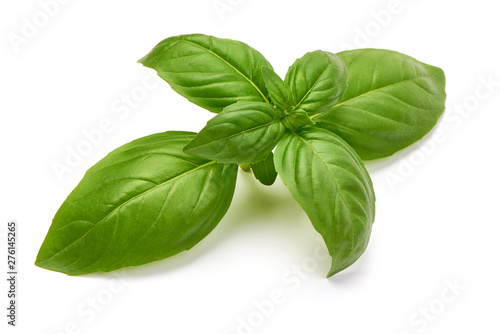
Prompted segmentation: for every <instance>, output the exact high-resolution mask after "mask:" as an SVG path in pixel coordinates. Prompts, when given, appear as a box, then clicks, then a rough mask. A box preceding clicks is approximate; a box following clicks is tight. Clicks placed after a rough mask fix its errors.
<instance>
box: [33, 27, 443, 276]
mask: <svg viewBox="0 0 500 334" xmlns="http://www.w3.org/2000/svg"><path fill="white" fill-rule="evenodd" d="M140 62H141V63H142V64H144V65H145V66H147V67H150V68H153V69H155V70H156V71H157V72H158V75H159V76H160V77H162V78H163V79H165V81H167V82H168V83H169V84H170V86H171V87H172V88H173V89H174V90H175V91H176V92H178V93H179V94H181V95H182V96H184V97H186V98H187V99H188V100H189V101H191V102H193V103H195V104H197V105H199V106H201V107H203V108H205V109H208V110H209V111H212V112H215V113H217V115H216V116H215V117H214V118H212V119H211V120H210V121H209V122H208V123H207V125H206V126H205V127H204V128H203V129H202V130H201V131H200V132H199V133H198V134H195V133H190V132H164V133H159V134H155V135H151V136H148V137H144V138H140V139H137V140H135V141H133V142H131V143H129V144H126V145H124V146H122V147H120V148H118V149H116V150H115V151H113V152H111V153H110V154H109V155H108V156H107V157H105V158H104V159H102V160H101V161H100V162H98V163H97V164H96V165H95V166H94V167H92V168H91V169H89V170H88V172H87V173H86V174H85V176H84V178H83V179H82V181H81V182H80V184H79V185H78V186H77V187H76V188H75V189H74V190H73V192H72V193H71V194H70V195H69V196H68V198H67V199H66V201H65V202H64V203H63V204H62V206H61V208H60V209H59V211H58V212H57V213H56V215H55V217H54V220H53V222H52V225H51V227H50V229H49V232H48V233H47V236H46V238H45V241H44V242H43V244H42V246H41V248H40V251H39V253H38V256H37V259H36V265H38V266H40V267H43V268H47V269H50V270H55V271H59V272H63V273H66V274H69V275H80V274H86V273H91V272H97V271H104V272H107V271H111V270H115V269H119V268H123V267H128V266H137V265H141V264H144V263H148V262H152V261H157V260H161V259H164V258H167V257H169V256H172V255H175V254H177V253H179V252H181V251H183V250H188V249H190V248H191V247H193V246H194V245H195V244H196V243H198V242H199V241H200V240H201V239H203V238H204V237H205V236H206V235H207V234H208V233H209V232H210V231H211V230H212V229H213V228H214V227H215V226H216V225H217V224H218V222H219V221H220V220H221V219H222V217H223V216H224V214H225V213H226V211H227V209H228V207H229V205H230V202H231V199H232V196H233V192H234V187H235V183H236V174H237V168H238V164H239V165H240V166H241V167H242V169H244V170H246V171H250V170H251V171H252V172H253V173H254V175H255V177H256V178H257V179H258V180H259V181H260V182H261V183H262V184H264V185H268V186H269V185H272V184H273V183H274V181H275V180H276V177H277V175H278V174H279V175H280V177H281V179H282V181H283V183H284V184H285V185H286V187H287V188H288V189H289V190H290V192H291V193H292V196H293V198H294V199H295V200H296V201H297V202H298V203H299V204H300V205H301V207H302V208H303V209H304V211H305V212H306V213H307V215H308V217H309V218H310V220H311V222H312V224H313V226H314V228H315V229H316V230H317V231H318V232H319V233H320V234H321V236H322V237H323V239H324V241H325V244H326V247H327V248H328V251H329V253H330V255H331V258H332V263H331V269H330V271H329V273H328V277H330V276H331V275H334V274H336V273H338V272H340V271H342V270H344V269H345V268H347V267H349V266H350V265H351V264H353V263H354V262H355V261H356V260H357V259H358V258H359V257H360V256H361V254H362V253H363V252H364V251H365V249H366V247H367V245H368V241H369V238H370V232H371V228H372V224H373V221H374V219H375V194H374V190H373V185H372V181H371V180H370V176H369V174H368V172H367V171H366V169H365V167H364V164H363V161H362V159H365V160H366V159H376V158H381V157H386V156H389V155H391V154H393V153H394V152H397V151H398V150H401V149H402V148H404V147H406V146H408V145H410V144H412V143H414V142H415V141H417V140H419V139H420V138H422V136H424V135H425V134H426V133H427V132H429V131H430V130H431V129H432V128H433V127H434V125H435V124H436V122H437V120H438V118H439V117H440V116H441V114H442V113H443V111H444V102H445V99H446V94H445V78H444V74H443V71H442V70H441V69H439V68H437V67H434V66H430V65H427V64H424V63H421V62H419V61H417V60H415V59H413V58H411V57H409V56H406V55H403V54H400V53H397V52H394V51H389V50H377V49H360V50H353V51H345V52H341V53H339V54H336V55H335V54H332V53H329V52H324V51H314V52H310V53H307V54H305V55H304V56H303V57H301V58H299V59H297V61H295V63H294V64H293V65H292V66H291V67H290V68H289V70H288V73H287V74H286V76H285V79H284V80H282V79H281V78H280V77H279V76H278V75H277V74H276V73H275V72H274V71H273V69H272V67H271V65H270V64H269V62H268V61H267V60H266V59H265V58H264V57H263V56H262V55H261V54H260V53H259V52H258V51H256V50H255V49H253V48H251V47H250V46H248V45H246V44H244V43H241V42H238V41H233V40H228V39H220V38H216V37H212V36H205V35H201V34H195V35H183V36H176V37H171V38H168V39H166V40H164V41H162V42H160V43H159V44H158V45H157V46H156V47H155V48H154V49H153V50H152V51H151V52H150V53H149V54H148V55H146V56H145V57H144V58H142V59H141V60H140ZM275 147H276V149H275ZM273 151H274V153H273Z"/></svg>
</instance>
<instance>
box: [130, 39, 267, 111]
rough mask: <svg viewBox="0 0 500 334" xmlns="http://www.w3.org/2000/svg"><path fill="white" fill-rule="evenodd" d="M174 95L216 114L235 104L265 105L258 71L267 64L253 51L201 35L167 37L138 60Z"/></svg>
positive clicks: (230, 41) (223, 40) (224, 40)
mask: <svg viewBox="0 0 500 334" xmlns="http://www.w3.org/2000/svg"><path fill="white" fill-rule="evenodd" d="M139 62H140V63H142V64H143V65H144V66H147V67H150V68H152V69H155V70H156V71H157V72H158V75H159V76H160V77H161V78H163V79H164V80H165V81H167V82H168V83H169V84H170V86H171V87H172V88H173V90H175V91H176V92H177V93H179V94H181V95H182V96H184V97H185V98H187V99H188V100H189V101H191V102H193V103H195V104H197V105H199V106H200V107H203V108H205V109H208V110H210V111H212V112H215V113H218V112H220V111H222V109H223V108H225V107H226V106H228V105H231V104H233V103H235V102H238V101H255V102H258V101H259V102H269V101H268V99H267V89H266V85H265V84H264V79H263V78H262V72H261V68H262V66H266V67H269V68H272V67H271V64H269V62H268V61H267V60H266V59H265V58H264V56H262V55H261V54H260V53H259V52H258V51H257V50H255V49H253V48H251V47H250V46H248V45H246V44H244V43H242V42H239V41H234V40H230V39H221V38H216V37H212V36H206V35H201V34H195V35H182V36H176V37H170V38H167V39H165V40H163V41H162V42H160V43H159V44H158V45H157V46H156V47H155V48H154V49H153V50H152V51H151V52H150V53H149V54H148V55H146V56H145V57H144V58H142V59H140V60H139Z"/></svg>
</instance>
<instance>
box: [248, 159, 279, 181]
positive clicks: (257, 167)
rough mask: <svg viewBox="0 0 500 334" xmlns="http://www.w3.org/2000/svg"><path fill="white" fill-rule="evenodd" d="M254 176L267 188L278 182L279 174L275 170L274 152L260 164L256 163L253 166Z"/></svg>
mask: <svg viewBox="0 0 500 334" xmlns="http://www.w3.org/2000/svg"><path fill="white" fill-rule="evenodd" d="M251 166H252V171H253V175H255V178H256V179H257V180H259V181H260V183H262V184H263V185H265V186H271V185H273V183H274V181H276V177H277V176H278V172H276V169H275V168H274V155H273V152H269V154H268V155H267V156H266V157H265V158H264V160H261V161H259V162H256V163H254V164H252V165H251Z"/></svg>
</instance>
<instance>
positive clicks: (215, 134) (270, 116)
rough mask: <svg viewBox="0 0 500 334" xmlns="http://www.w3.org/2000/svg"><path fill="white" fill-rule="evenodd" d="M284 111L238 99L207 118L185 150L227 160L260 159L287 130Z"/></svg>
mask: <svg viewBox="0 0 500 334" xmlns="http://www.w3.org/2000/svg"><path fill="white" fill-rule="evenodd" d="M280 119H281V114H280V112H279V111H278V110H277V109H276V108H274V107H273V106H272V105H270V104H267V103H263V102H238V103H235V104H232V105H230V106H229V107H227V108H225V109H224V111H223V112H221V113H220V114H218V115H217V116H215V117H214V118H212V119H211V120H210V121H208V123H207V125H206V126H205V127H204V128H203V129H202V130H201V131H200V133H198V135H197V136H196V137H195V138H194V139H193V141H192V142H190V143H189V144H188V145H187V146H186V147H185V148H184V151H185V152H187V153H190V154H194V155H198V156H200V157H204V158H207V159H211V160H215V161H219V162H225V163H239V164H240V163H246V162H258V161H260V160H262V159H264V158H265V157H266V155H267V154H268V153H269V152H270V151H271V150H272V149H273V148H274V146H276V144H277V143H278V141H279V139H280V138H281V136H283V133H284V132H285V126H284V125H283V124H282V123H281V121H280Z"/></svg>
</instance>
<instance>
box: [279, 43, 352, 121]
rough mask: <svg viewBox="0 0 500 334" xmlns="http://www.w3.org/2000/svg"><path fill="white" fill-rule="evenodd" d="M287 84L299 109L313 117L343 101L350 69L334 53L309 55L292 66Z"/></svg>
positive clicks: (287, 76)
mask: <svg viewBox="0 0 500 334" xmlns="http://www.w3.org/2000/svg"><path fill="white" fill-rule="evenodd" d="M285 83H286V84H288V86H289V87H290V88H291V90H292V93H293V96H294V99H295V101H297V107H296V108H297V109H298V108H301V109H303V110H305V111H306V112H307V113H309V114H310V115H313V114H316V113H320V112H323V111H326V110H329V109H331V108H332V107H333V106H334V105H335V104H337V103H338V102H339V101H340V100H341V99H342V94H343V93H344V91H345V89H346V84H347V70H346V67H345V65H344V63H343V62H342V60H341V59H340V58H339V57H338V56H336V55H334V54H332V53H329V52H324V51H314V52H309V53H306V54H305V55H304V56H303V57H302V58H300V59H297V60H296V61H295V63H293V65H292V66H290V68H289V69H288V72H287V74H286V77H285Z"/></svg>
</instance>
